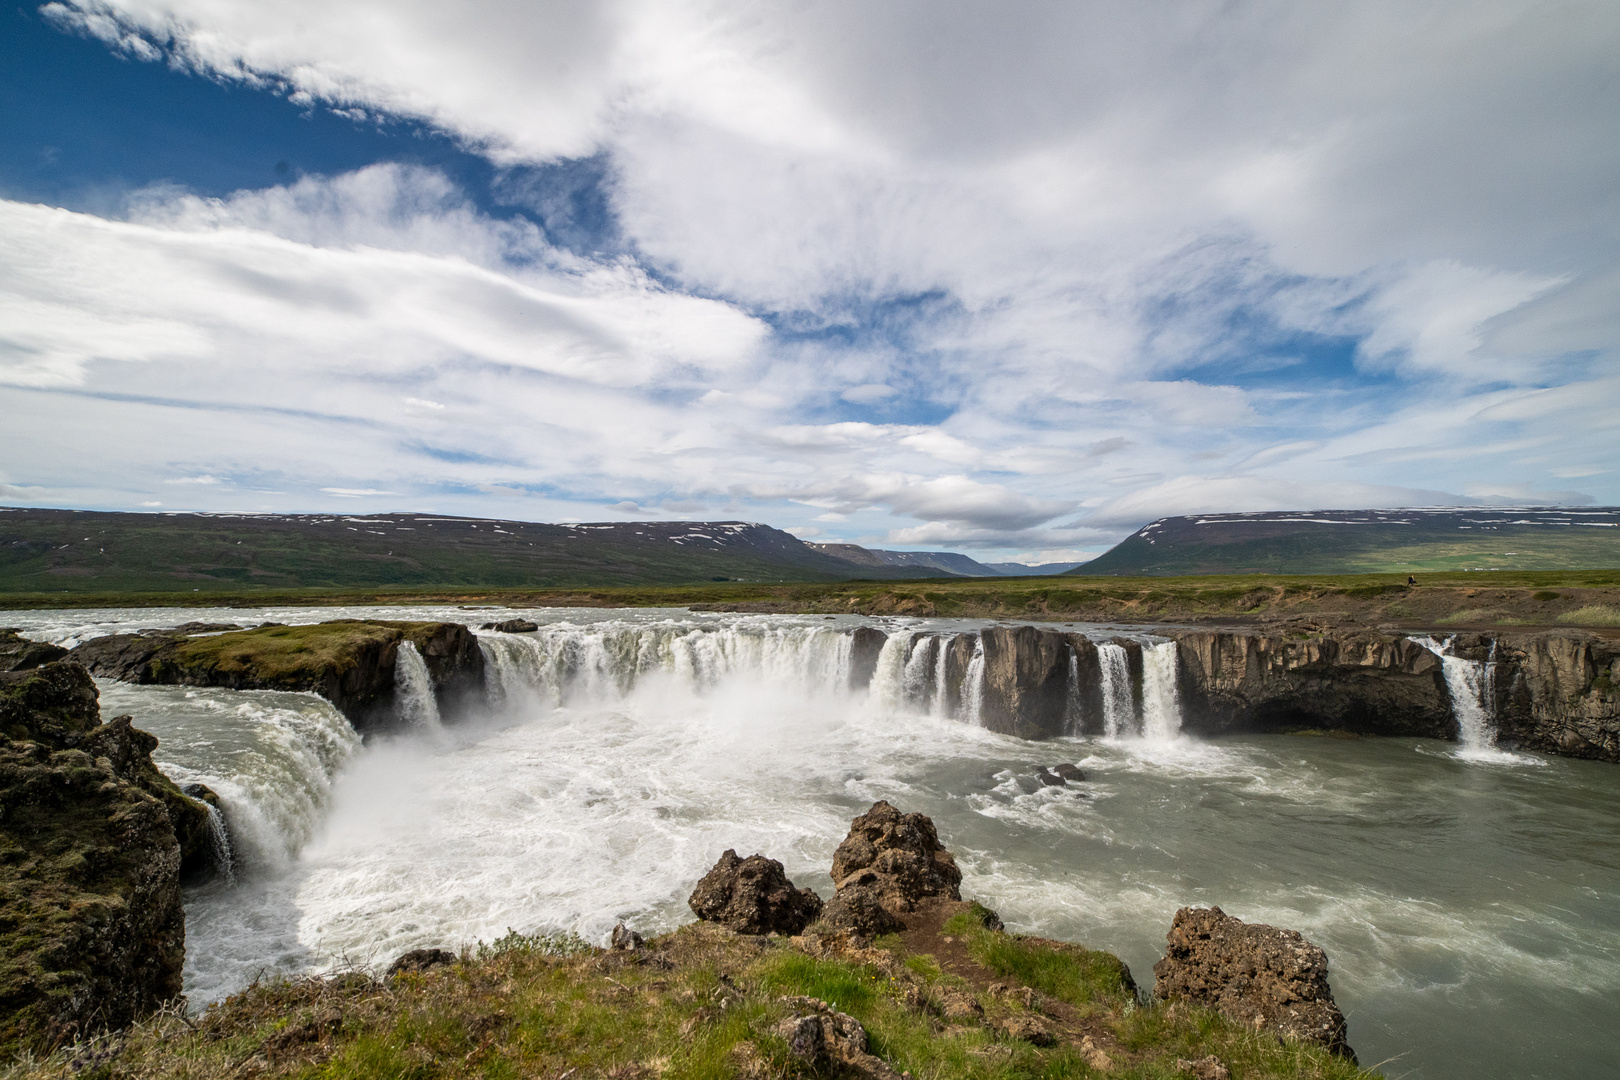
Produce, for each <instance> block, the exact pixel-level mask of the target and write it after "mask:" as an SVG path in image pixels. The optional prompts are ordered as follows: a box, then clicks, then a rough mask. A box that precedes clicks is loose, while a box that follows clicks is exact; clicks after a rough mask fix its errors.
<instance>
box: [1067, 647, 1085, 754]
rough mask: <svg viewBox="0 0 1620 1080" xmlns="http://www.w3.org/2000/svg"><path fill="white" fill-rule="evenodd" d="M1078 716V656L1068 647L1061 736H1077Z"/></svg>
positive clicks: (1078, 732)
mask: <svg viewBox="0 0 1620 1080" xmlns="http://www.w3.org/2000/svg"><path fill="white" fill-rule="evenodd" d="M1081 720H1082V717H1081V715H1080V654H1079V652H1077V651H1076V650H1075V647H1074V646H1073V645H1070V646H1069V685H1068V692H1067V693H1066V694H1065V696H1064V701H1063V734H1065V735H1079V734H1080V728H1081V726H1082V725H1081Z"/></svg>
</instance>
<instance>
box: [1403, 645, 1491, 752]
mask: <svg viewBox="0 0 1620 1080" xmlns="http://www.w3.org/2000/svg"><path fill="white" fill-rule="evenodd" d="M1412 640H1413V641H1414V642H1416V643H1417V644H1419V645H1421V646H1423V647H1424V648H1425V649H1428V650H1429V651H1430V652H1432V653H1434V655H1436V656H1438V657H1439V658H1440V671H1441V673H1442V674H1443V675H1444V676H1445V679H1446V691H1447V693H1448V694H1449V695H1450V697H1451V715H1452V717H1453V718H1454V719H1455V720H1456V721H1457V742H1458V744H1459V745H1460V746H1461V748H1462V750H1463V752H1464V753H1476V754H1477V753H1483V752H1489V751H1492V750H1494V749H1495V747H1496V722H1495V719H1496V718H1495V715H1494V713H1495V710H1496V693H1495V681H1496V680H1495V676H1496V672H1495V665H1494V664H1492V663H1489V662H1483V663H1482V662H1481V661H1478V660H1465V659H1463V658H1462V657H1460V656H1453V655H1451V644H1452V642H1454V641H1456V640H1457V639H1456V638H1447V639H1446V640H1445V641H1444V642H1439V641H1436V640H1435V639H1434V638H1432V637H1417V638H1413V639H1412ZM1491 655H1492V656H1495V655H1496V643H1495V642H1492V643H1491Z"/></svg>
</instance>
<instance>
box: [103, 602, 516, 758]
mask: <svg viewBox="0 0 1620 1080" xmlns="http://www.w3.org/2000/svg"><path fill="white" fill-rule="evenodd" d="M221 631H223V632H221ZM407 641H408V642H410V643H412V644H413V645H414V646H415V647H416V650H417V652H418V653H420V654H421V656H422V659H423V661H424V662H425V663H426V665H427V669H428V673H429V675H430V676H431V677H432V679H433V686H434V693H435V696H436V697H437V698H438V703H439V710H440V713H441V715H444V716H456V715H458V714H460V713H462V712H464V711H466V710H467V709H468V708H471V707H473V706H474V705H476V704H479V703H481V702H482V700H483V675H484V654H483V653H482V652H481V651H480V650H479V648H478V639H477V638H476V637H475V636H474V635H473V634H472V632H471V631H469V630H468V629H467V628H466V627H465V626H462V625H461V624H459V623H440V622H390V621H383V620H364V621H363V620H358V619H338V620H334V621H331V622H324V623H319V624H316V625H313V626H279V625H265V626H260V627H256V628H254V629H251V630H242V629H240V628H239V627H235V626H230V627H224V626H210V625H203V624H197V623H192V624H187V625H185V626H180V627H176V628H174V629H172V630H144V631H141V632H140V633H137V634H114V635H111V636H108V637H102V638H95V639H93V640H91V641H87V642H85V643H84V644H83V645H80V646H79V647H78V648H76V649H74V650H73V653H72V655H73V658H74V659H76V660H78V661H80V662H81V663H83V664H84V665H85V666H86V667H87V668H89V669H90V671H91V673H92V674H95V675H97V676H100V677H102V678H110V679H121V680H123V681H125V682H134V683H163V684H171V685H182V686H224V687H229V688H231V689H233V690H301V691H312V692H314V693H317V694H320V695H321V696H322V697H324V698H326V699H327V700H328V701H330V702H331V703H332V704H333V705H336V706H337V707H338V709H339V710H341V711H342V713H343V714H344V715H345V716H347V717H348V718H349V721H350V722H351V723H352V724H354V726H355V728H356V729H357V730H362V731H364V730H370V729H383V728H388V727H390V726H393V725H394V724H396V723H397V722H398V715H399V714H398V711H397V709H396V707H395V705H396V703H395V700H394V692H395V691H394V687H395V663H396V660H397V658H398V655H399V650H400V646H401V645H403V644H404V643H405V642H407Z"/></svg>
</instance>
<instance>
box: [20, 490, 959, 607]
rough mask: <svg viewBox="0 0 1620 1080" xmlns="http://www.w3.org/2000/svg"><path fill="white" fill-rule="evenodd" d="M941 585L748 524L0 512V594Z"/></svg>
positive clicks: (923, 571) (925, 571) (922, 571)
mask: <svg viewBox="0 0 1620 1080" xmlns="http://www.w3.org/2000/svg"><path fill="white" fill-rule="evenodd" d="M929 576H937V571H934V570H932V569H931V568H925V567H916V566H889V565H877V566H868V565H864V564H858V563H854V562H850V561H848V560H845V559H841V558H837V557H835V556H832V555H828V554H826V553H824V552H821V551H818V550H816V549H815V548H813V547H811V546H810V545H808V544H805V543H804V542H803V541H801V540H799V539H798V538H797V537H795V536H793V535H792V534H790V533H787V532H784V531H782V530H780V529H775V528H772V527H771V526H768V525H761V524H759V523H756V522H744V521H720V522H690V521H662V522H639V521H637V522H569V523H562V524H548V523H544V522H526V521H509V520H503V519H499V518H481V517H457V516H453V515H445V514H425V513H397V512H388V513H372V514H246V513H234V514H233V513H191V512H172V511H171V512H165V513H157V514H147V513H125V512H118V511H98V510H54V509H35V508H26V507H0V593H6V592H10V593H17V592H40V593H52V592H92V591H93V592H118V591H157V592H164V591H176V592H178V591H184V592H193V591H196V592H204V591H217V590H222V589H233V590H239V589H242V588H244V587H247V588H255V589H257V588H266V589H268V588H277V589H296V588H334V587H373V586H378V587H385V586H402V585H404V586H461V587H480V588H482V587H493V588H498V587H550V586H587V587H588V586H593V585H600V586H608V585H621V584H623V585H628V584H681V583H692V582H701V581H753V582H783V581H811V582H813V581H842V580H849V579H852V578H877V579H884V580H888V579H902V578H919V577H929Z"/></svg>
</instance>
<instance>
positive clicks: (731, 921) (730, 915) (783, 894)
mask: <svg viewBox="0 0 1620 1080" xmlns="http://www.w3.org/2000/svg"><path fill="white" fill-rule="evenodd" d="M687 906H688V907H690V908H691V909H692V914H694V915H696V916H697V917H698V918H699V919H702V920H703V921H704V922H712V923H719V924H720V925H721V926H724V927H725V928H726V929H728V930H734V931H736V932H737V933H739V934H788V935H792V934H797V933H799V932H800V931H801V930H803V929H804V928H805V927H806V926H809V925H810V923H811V922H813V921H814V920H815V918H816V916H817V915H819V914H821V897H819V896H817V895H816V894H815V893H814V892H813V891H811V890H810V889H795V888H794V887H793V882H791V881H789V880H788V879H787V874H786V872H785V871H784V870H783V869H782V864H781V863H779V862H777V861H776V860H775V859H767V858H766V857H765V856H763V855H750V856H748V858H746V859H741V858H738V857H737V853H736V852H735V851H732V850H729V849H728V850H727V851H726V852H725V854H723V855H721V856H720V861H719V862H717V863H715V864H714V869H712V870H710V871H709V872H708V873H707V874H705V875H704V876H703V880H702V881H699V882H698V884H697V888H696V889H694V890H692V895H691V897H690V898H689V899H688V900H687Z"/></svg>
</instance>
